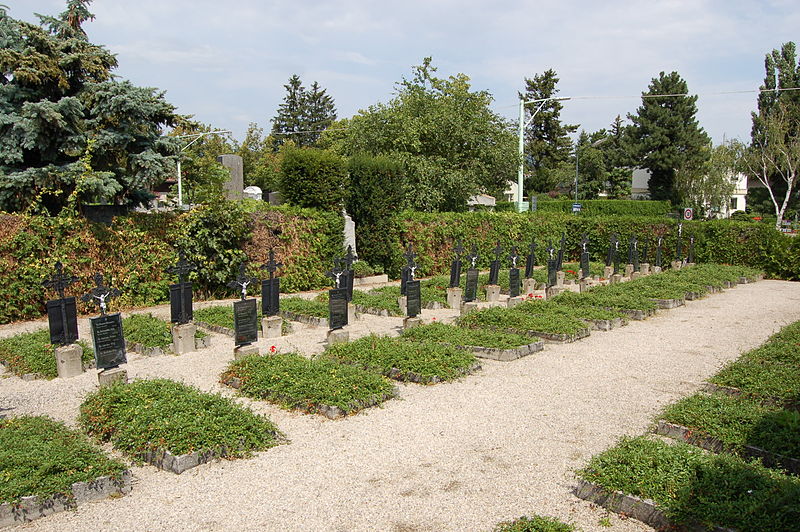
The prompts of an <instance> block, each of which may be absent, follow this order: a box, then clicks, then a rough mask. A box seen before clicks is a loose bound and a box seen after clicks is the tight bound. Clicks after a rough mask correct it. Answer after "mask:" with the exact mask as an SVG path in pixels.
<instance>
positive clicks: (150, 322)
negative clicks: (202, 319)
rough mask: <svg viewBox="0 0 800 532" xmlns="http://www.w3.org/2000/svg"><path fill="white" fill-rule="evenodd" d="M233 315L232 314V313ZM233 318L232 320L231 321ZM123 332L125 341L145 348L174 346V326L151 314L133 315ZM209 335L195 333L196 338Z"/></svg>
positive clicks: (126, 321) (123, 326) (124, 320)
mask: <svg viewBox="0 0 800 532" xmlns="http://www.w3.org/2000/svg"><path fill="white" fill-rule="evenodd" d="M231 315H232V313H231ZM232 320H233V318H231V321H232ZM122 330H123V331H125V340H127V341H128V342H135V343H137V344H142V345H143V346H144V347H160V348H162V349H165V348H169V347H170V346H172V325H171V324H170V322H168V321H167V320H162V319H161V318H157V317H155V316H153V315H152V314H150V313H149V312H148V313H147V314H132V315H130V316H128V317H127V318H125V319H123V320H122ZM206 336H207V334H206V333H205V332H203V331H201V330H200V329H198V330H197V331H196V332H195V338H204V337H206Z"/></svg>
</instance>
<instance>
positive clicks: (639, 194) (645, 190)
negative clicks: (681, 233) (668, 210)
mask: <svg viewBox="0 0 800 532" xmlns="http://www.w3.org/2000/svg"><path fill="white" fill-rule="evenodd" d="M649 184H650V170H647V169H646V168H637V169H636V170H634V171H633V176H632V182H631V199H639V200H640V199H650V188H649ZM746 206H747V176H746V175H744V174H737V176H736V188H735V189H734V191H733V194H732V195H731V197H730V200H729V201H728V203H727V205H725V211H724V212H722V211H720V212H717V213H716V217H717V218H730V216H731V214H733V213H734V212H736V211H744V210H745V207H746ZM706 207H711V206H710V205H707V206H706Z"/></svg>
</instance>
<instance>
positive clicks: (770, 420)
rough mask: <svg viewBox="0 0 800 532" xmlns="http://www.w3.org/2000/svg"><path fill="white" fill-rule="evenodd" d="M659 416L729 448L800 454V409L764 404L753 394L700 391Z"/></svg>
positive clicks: (786, 454) (794, 455) (673, 405)
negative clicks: (748, 447) (746, 446)
mask: <svg viewBox="0 0 800 532" xmlns="http://www.w3.org/2000/svg"><path fill="white" fill-rule="evenodd" d="M661 418H662V419H664V420H665V421H668V422H670V423H675V424H677V425H682V426H684V427H687V428H689V429H691V430H692V431H696V432H700V433H702V434H704V435H707V436H710V437H712V438H716V439H718V440H720V441H722V442H723V443H724V444H725V445H726V446H727V447H728V449H729V450H732V451H741V450H742V447H743V446H744V445H752V446H754V447H760V448H762V449H764V450H766V451H769V452H771V453H775V454H781V455H784V456H789V457H792V458H797V457H800V412H794V411H791V410H783V409H782V408H781V407H779V406H775V405H769V404H763V403H762V402H761V401H759V400H757V399H754V398H752V397H746V396H739V397H732V396H729V395H726V394H721V393H716V394H711V395H706V394H702V393H699V394H695V395H692V396H689V397H686V398H685V399H682V400H681V401H678V402H677V403H675V404H672V405H670V406H668V407H667V408H666V409H665V410H664V413H663V414H662V415H661Z"/></svg>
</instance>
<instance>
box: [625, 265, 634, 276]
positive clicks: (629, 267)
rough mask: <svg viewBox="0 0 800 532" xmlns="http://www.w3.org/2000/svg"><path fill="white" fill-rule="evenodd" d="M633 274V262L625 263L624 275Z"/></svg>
mask: <svg viewBox="0 0 800 532" xmlns="http://www.w3.org/2000/svg"><path fill="white" fill-rule="evenodd" d="M631 275H633V264H626V265H625V277H630V276H631Z"/></svg>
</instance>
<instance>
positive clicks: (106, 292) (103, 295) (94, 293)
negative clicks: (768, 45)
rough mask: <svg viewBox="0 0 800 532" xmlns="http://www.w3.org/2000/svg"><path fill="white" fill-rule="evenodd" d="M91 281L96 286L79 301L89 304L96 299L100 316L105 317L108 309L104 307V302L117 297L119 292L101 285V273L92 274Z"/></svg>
mask: <svg viewBox="0 0 800 532" xmlns="http://www.w3.org/2000/svg"><path fill="white" fill-rule="evenodd" d="M92 280H94V283H95V285H96V286H95V287H94V288H92V289H91V291H90V292H89V293H88V294H84V295H83V296H81V301H83V302H84V303H89V302H90V301H93V300H95V299H96V300H97V302H98V303H99V305H100V315H102V316H105V314H106V310H107V308H108V307H107V306H106V300H108V299H112V298H115V297H118V296H119V295H120V293H121V292H120V291H119V290H117V289H116V288H113V289H112V288H108V287H107V286H105V285H104V284H103V274H101V273H96V274H94V275H93V276H92Z"/></svg>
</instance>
